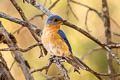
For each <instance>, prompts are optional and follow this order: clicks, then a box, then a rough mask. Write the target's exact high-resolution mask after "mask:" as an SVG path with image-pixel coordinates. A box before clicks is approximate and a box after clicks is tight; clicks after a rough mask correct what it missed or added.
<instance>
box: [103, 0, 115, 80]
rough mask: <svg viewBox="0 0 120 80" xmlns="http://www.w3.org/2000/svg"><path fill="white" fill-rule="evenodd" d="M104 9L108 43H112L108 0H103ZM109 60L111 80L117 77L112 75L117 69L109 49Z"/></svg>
mask: <svg viewBox="0 0 120 80" xmlns="http://www.w3.org/2000/svg"><path fill="white" fill-rule="evenodd" d="M102 11H103V21H104V27H105V37H106V44H107V45H109V44H110V43H111V26H110V17H109V9H108V5H107V1H106V0H102ZM109 50H110V49H109ZM107 60H108V73H110V80H115V78H114V77H112V75H113V74H115V70H114V68H113V63H112V56H111V55H110V54H109V51H107Z"/></svg>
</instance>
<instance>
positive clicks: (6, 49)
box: [0, 42, 42, 52]
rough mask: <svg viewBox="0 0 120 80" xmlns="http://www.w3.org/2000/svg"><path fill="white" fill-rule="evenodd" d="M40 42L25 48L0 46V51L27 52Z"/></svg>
mask: <svg viewBox="0 0 120 80" xmlns="http://www.w3.org/2000/svg"><path fill="white" fill-rule="evenodd" d="M41 45H42V43H41V42H38V43H36V44H33V45H31V46H29V47H27V48H24V49H22V48H18V47H11V48H0V51H21V52H27V51H29V50H31V49H32V48H34V47H36V46H41Z"/></svg>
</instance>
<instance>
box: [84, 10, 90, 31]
mask: <svg viewBox="0 0 120 80" xmlns="http://www.w3.org/2000/svg"><path fill="white" fill-rule="evenodd" d="M89 12H90V9H88V10H87V12H86V17H85V26H86V30H87V31H88V32H91V31H90V30H89V28H88V24H87V22H88V13H89Z"/></svg>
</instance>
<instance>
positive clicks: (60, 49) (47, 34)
mask: <svg viewBox="0 0 120 80" xmlns="http://www.w3.org/2000/svg"><path fill="white" fill-rule="evenodd" d="M64 21H65V20H63V19H62V18H61V17H60V16H58V15H52V16H49V17H48V19H47V21H46V24H45V27H44V29H43V34H42V36H41V40H42V43H43V46H44V47H45V48H46V50H47V51H48V53H50V55H55V56H61V57H64V58H65V59H67V61H68V62H70V63H71V65H72V66H74V68H75V69H80V68H82V69H85V67H84V65H83V64H82V63H81V60H79V58H77V57H75V56H73V54H72V48H71V46H70V43H69V41H68V39H67V37H66V35H65V33H64V32H63V31H62V30H61V29H60V25H62V24H63V22H64Z"/></svg>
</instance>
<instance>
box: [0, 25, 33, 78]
mask: <svg viewBox="0 0 120 80" xmlns="http://www.w3.org/2000/svg"><path fill="white" fill-rule="evenodd" d="M0 34H3V35H4V36H5V42H6V44H7V45H8V46H9V47H10V48H11V47H18V46H17V45H16V43H15V42H14V41H13V39H11V38H12V37H11V36H10V34H9V33H8V32H7V31H6V30H5V29H4V27H3V25H2V24H0ZM13 53H14V55H15V60H16V61H17V62H18V63H19V65H20V67H21V69H22V72H23V73H24V76H25V78H26V80H34V78H33V77H32V75H31V74H30V72H29V68H28V67H27V65H26V64H25V62H26V60H25V59H24V57H23V56H22V53H21V52H19V51H13Z"/></svg>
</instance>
